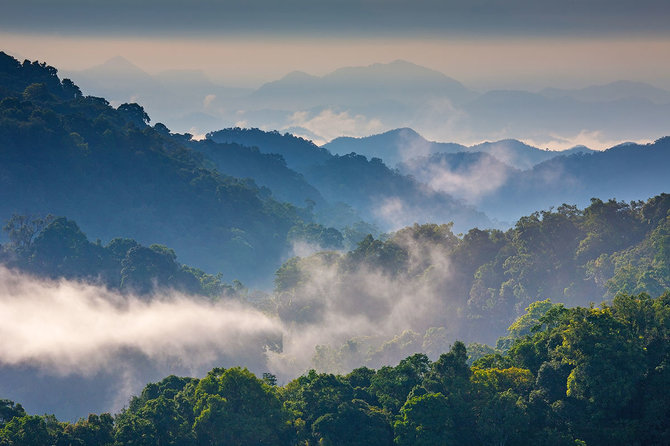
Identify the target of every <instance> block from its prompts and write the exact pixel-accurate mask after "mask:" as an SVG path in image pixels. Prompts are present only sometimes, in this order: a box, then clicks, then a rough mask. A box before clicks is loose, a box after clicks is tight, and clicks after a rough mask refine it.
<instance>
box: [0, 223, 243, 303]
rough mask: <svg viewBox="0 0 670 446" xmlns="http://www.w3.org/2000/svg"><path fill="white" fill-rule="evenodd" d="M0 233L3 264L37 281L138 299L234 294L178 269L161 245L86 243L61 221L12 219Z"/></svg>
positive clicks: (213, 280)
mask: <svg viewBox="0 0 670 446" xmlns="http://www.w3.org/2000/svg"><path fill="white" fill-rule="evenodd" d="M4 229H5V231H6V232H7V233H8V236H9V240H10V243H8V244H6V245H4V246H2V248H1V249H0V259H1V260H2V261H3V263H4V264H5V265H7V266H10V267H18V268H20V269H21V270H23V271H27V272H30V273H33V274H37V275H39V276H42V277H49V278H61V277H63V278H68V279H85V280H88V281H91V282H97V281H101V282H102V283H103V284H104V285H106V286H108V287H110V288H114V289H119V290H122V291H123V292H132V293H136V294H140V295H144V294H149V293H151V292H153V291H156V290H157V289H166V288H167V289H173V290H177V291H182V292H185V293H189V294H200V295H206V296H209V297H212V298H220V297H222V296H224V295H233V294H235V290H234V289H233V287H232V286H231V285H228V284H226V283H224V282H223V281H222V277H221V275H216V276H214V275H211V274H206V273H205V272H203V271H201V270H199V269H196V268H191V267H189V266H185V265H181V264H180V263H178V262H177V255H176V253H175V252H174V250H172V249H170V248H167V247H166V246H163V245H151V246H150V247H148V248H147V247H145V246H142V245H140V244H139V243H137V242H136V241H135V240H132V239H122V238H115V239H113V240H112V241H110V242H109V244H108V245H107V246H102V245H101V244H100V243H99V242H96V243H91V242H90V241H89V240H88V238H87V237H86V235H85V234H84V233H83V232H82V231H81V229H79V226H77V224H76V223H75V222H73V221H71V220H68V219H66V218H64V217H53V216H48V217H46V218H37V217H26V216H20V215H14V216H12V218H11V219H10V221H9V222H8V223H7V224H6V225H5V228H4Z"/></svg>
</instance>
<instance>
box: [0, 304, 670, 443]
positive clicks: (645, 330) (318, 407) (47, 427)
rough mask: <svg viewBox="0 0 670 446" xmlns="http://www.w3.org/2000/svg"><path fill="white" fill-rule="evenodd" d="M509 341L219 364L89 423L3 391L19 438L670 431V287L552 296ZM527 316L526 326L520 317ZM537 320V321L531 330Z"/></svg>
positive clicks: (1, 420)
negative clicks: (575, 303)
mask: <svg viewBox="0 0 670 446" xmlns="http://www.w3.org/2000/svg"><path fill="white" fill-rule="evenodd" d="M529 316H531V313H528V314H526V315H524V317H522V318H520V319H519V320H518V321H517V323H516V324H515V326H518V325H522V324H525V333H524V334H523V335H522V336H520V337H518V338H517V339H516V340H515V341H514V342H513V344H512V345H511V347H510V348H509V350H508V351H507V352H506V353H505V354H504V355H500V354H491V355H487V356H483V357H481V358H480V359H478V360H476V361H475V362H474V363H473V364H470V361H469V360H468V351H467V350H466V347H465V345H464V344H463V343H461V342H455V343H454V344H453V345H452V347H451V349H450V351H449V352H448V353H443V354H442V355H440V356H439V358H438V359H437V360H435V361H431V360H430V359H429V358H428V357H427V356H426V355H423V354H415V355H412V356H409V357H407V358H405V359H403V360H402V361H400V363H399V364H397V365H395V366H385V367H381V368H379V369H377V370H374V369H369V368H365V367H362V368H357V369H355V370H353V371H352V372H350V373H348V374H346V375H332V374H320V373H317V372H315V371H314V370H311V371H309V372H308V373H306V374H305V375H303V376H300V377H299V378H297V379H295V380H292V381H290V382H289V383H287V384H285V385H283V386H278V385H277V382H276V379H275V377H274V376H273V375H271V374H264V375H263V377H262V379H259V378H257V377H256V376H254V375H253V374H252V373H250V372H249V371H248V370H246V369H244V368H239V367H234V368H229V369H224V368H215V369H213V370H211V371H210V372H209V373H208V374H207V376H205V377H204V378H202V379H197V378H179V377H176V376H169V377H167V378H165V379H163V380H162V381H160V382H157V383H151V384H148V385H147V386H146V387H145V388H144V390H143V391H142V393H141V394H140V395H138V396H136V397H133V398H132V399H131V401H130V403H129V405H128V406H127V407H126V408H125V409H124V410H123V411H121V412H120V413H119V414H117V415H115V416H112V415H110V414H108V413H103V414H101V415H94V414H91V415H89V416H88V417H86V418H82V419H81V420H79V421H78V422H76V423H61V422H58V421H57V420H56V419H55V418H54V417H53V416H36V415H28V414H26V412H25V410H24V409H23V407H22V406H21V405H20V404H17V403H15V402H12V401H9V400H2V401H0V409H1V410H2V412H1V413H2V416H1V417H0V444H6V445H33V444H34V445H38V444H39V445H43V444H58V445H72V444H78V445H86V446H88V445H98V446H104V445H135V444H147V445H165V444H174V445H177V444H178V445H205V444H226V445H240V446H242V445H244V446H247V445H261V444H272V445H295V444H302V445H317V444H332V445H379V446H386V445H388V446H390V445H393V444H395V445H407V446H410V445H411V446H416V445H431V446H432V445H439V444H458V445H461V444H470V445H489V444H504V445H527V444H534V445H583V444H588V445H594V446H597V445H622V446H623V445H626V446H628V445H661V444H667V443H668V442H670V431H669V428H668V426H669V424H668V420H669V419H670V410H669V409H668V407H667V401H668V399H669V398H670V393H669V389H670V386H669V385H668V384H669V383H670V373H669V372H668V367H667V363H668V360H669V359H670V357H669V356H668V355H669V354H670V351H669V350H668V345H670V343H669V341H670V331H669V327H668V324H667V321H668V319H669V318H670V294H668V293H667V292H666V293H665V294H663V295H662V296H660V297H658V298H655V299H654V298H650V297H649V296H648V295H646V294H641V295H637V296H629V295H619V296H618V297H616V298H615V299H614V301H613V302H612V304H611V305H605V306H602V307H590V308H583V307H578V308H573V309H566V308H564V307H563V306H562V305H554V306H550V307H549V308H545V309H544V311H542V312H540V313H539V314H532V318H529ZM513 327H514V326H513ZM529 330H530V331H529Z"/></svg>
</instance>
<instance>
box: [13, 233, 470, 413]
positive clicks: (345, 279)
mask: <svg viewBox="0 0 670 446" xmlns="http://www.w3.org/2000/svg"><path fill="white" fill-rule="evenodd" d="M399 243H402V245H403V246H404V247H405V248H406V249H407V250H408V252H409V253H410V263H409V264H410V265H413V266H414V267H416V268H420V267H421V265H423V266H424V267H425V264H426V262H428V263H430V264H432V265H433V266H434V268H432V269H431V270H430V271H429V272H427V273H426V274H425V275H424V276H422V277H421V278H420V279H414V280H409V279H407V278H401V277H392V276H390V275H388V274H386V273H383V272H381V271H380V270H377V269H373V268H360V269H358V270H356V271H350V272H348V273H347V274H344V275H343V274H341V271H340V270H339V269H338V266H337V264H336V263H335V262H333V261H332V260H334V259H335V258H337V257H338V256H340V254H338V253H334V252H332V253H330V254H327V255H321V256H315V257H314V258H312V259H311V260H310V262H309V263H308V264H306V265H305V266H304V267H303V268H304V270H303V271H302V274H303V276H304V279H303V281H302V282H301V284H300V286H299V287H297V288H296V289H294V290H292V291H290V292H284V293H276V294H275V295H274V296H273V297H272V302H273V303H274V305H276V307H277V309H276V311H277V313H278V314H279V315H278V316H277V315H274V314H273V313H275V311H267V312H264V311H261V310H260V309H258V308H254V307H253V306H252V305H250V304H249V303H248V302H243V301H242V300H240V299H235V298H225V297H224V298H222V299H221V300H219V301H218V302H211V301H209V300H205V299H203V298H202V297H193V296H187V295H184V294H180V293H177V292H174V291H169V290H167V291H166V290H162V291H156V292H155V293H154V294H152V295H151V296H149V297H146V296H135V295H132V294H130V295H128V294H120V293H119V292H116V291H112V290H109V289H107V288H105V287H103V286H100V285H96V284H90V283H82V282H77V281H72V280H65V279H60V280H47V279H42V278H36V277H33V276H30V275H27V274H24V273H20V272H17V271H14V270H8V269H6V268H4V267H2V268H0V313H2V314H4V315H5V323H4V324H3V326H2V327H1V328H0V336H2V338H3V339H4V341H5V345H6V346H7V347H6V348H4V349H2V351H0V364H2V365H3V367H5V368H6V370H24V371H25V370H28V372H27V374H28V375H33V374H38V375H41V376H45V377H49V379H56V380H67V379H69V378H70V377H80V378H83V379H85V380H88V381H90V382H93V383H95V382H98V383H99V385H102V386H104V387H107V388H109V389H114V391H113V395H111V396H108V400H107V401H106V402H104V403H102V404H104V407H102V409H104V410H119V409H120V408H121V407H123V406H124V405H126V404H127V403H128V399H129V398H130V396H131V395H132V394H136V393H137V392H138V391H139V390H140V389H141V387H142V386H144V385H145V384H146V382H148V381H151V380H153V379H158V378H159V377H161V376H166V375H168V374H177V375H189V376H202V375H203V374H204V373H205V372H206V371H207V370H209V369H211V368H212V367H216V366H222V367H231V366H233V365H241V366H246V367H248V368H249V369H250V370H252V371H253V372H254V373H256V374H258V375H260V374H262V373H264V372H270V373H273V374H276V375H277V376H278V378H279V380H280V382H288V381H289V380H291V379H293V378H295V377H297V376H299V375H300V374H302V373H304V372H306V371H307V370H309V369H310V368H317V369H319V370H320V371H327V372H342V371H347V370H351V369H353V368H355V367H358V366H360V365H362V364H364V363H366V361H367V365H370V366H373V367H379V366H381V365H385V364H395V363H396V362H397V361H399V360H400V359H402V358H403V357H405V356H406V355H407V350H406V348H405V347H407V346H405V347H403V346H402V345H401V344H402V342H404V341H403V340H402V336H403V332H405V333H404V335H405V336H407V333H411V336H414V337H416V336H419V337H420V336H423V335H424V332H426V330H427V329H429V328H430V327H432V326H433V325H435V324H441V326H443V325H445V320H449V319H451V321H452V323H451V324H447V325H449V326H448V327H447V329H446V331H445V329H444V328H442V329H441V330H440V331H438V332H437V333H438V334H439V336H437V337H435V336H433V338H431V339H428V338H426V340H425V342H424V347H425V348H424V350H428V351H435V352H438V351H442V350H444V349H446V348H448V345H449V343H450V342H453V340H455V339H456V338H455V336H457V332H458V330H457V325H456V320H457V317H456V315H454V314H452V315H449V313H448V308H447V307H448V303H449V298H448V296H444V295H443V291H444V289H445V283H447V282H448V280H449V261H448V259H447V257H446V255H444V253H442V252H441V251H440V250H439V249H438V248H435V249H434V250H430V251H425V250H422V249H421V248H419V246H418V245H414V244H413V243H412V241H411V240H401V241H399ZM329 255H330V256H332V259H331V260H330V261H329V259H328V256H329ZM420 264H421V265H420ZM296 308H301V309H302V311H300V312H295V313H293V312H292V311H293V310H294V309H296ZM408 330H409V331H408ZM394 338H395V339H396V341H395V344H394V341H393V340H394ZM384 343H387V344H386V347H385V345H384ZM419 344H420V343H419ZM343 345H348V346H349V349H348V350H346V351H342V350H341V348H342V346H343ZM389 346H390V348H389ZM411 349H413V350H412V352H413V351H414V350H416V349H417V348H416V347H411ZM419 349H420V348H419ZM319 352H320V355H319ZM329 355H330V356H329ZM333 355H335V356H337V358H335V357H334V356H333ZM371 358H372V359H371ZM84 388H85V387H82V389H84ZM80 391H82V392H83V390H80ZM10 396H11V395H10ZM72 398H73V399H75V400H76V399H78V398H85V396H83V395H79V396H73V397H72ZM23 399H24V401H25V400H26V398H25V397H24V398H23ZM26 403H28V405H29V403H30V402H29V401H26ZM89 404H90V403H89ZM54 410H55V408H54Z"/></svg>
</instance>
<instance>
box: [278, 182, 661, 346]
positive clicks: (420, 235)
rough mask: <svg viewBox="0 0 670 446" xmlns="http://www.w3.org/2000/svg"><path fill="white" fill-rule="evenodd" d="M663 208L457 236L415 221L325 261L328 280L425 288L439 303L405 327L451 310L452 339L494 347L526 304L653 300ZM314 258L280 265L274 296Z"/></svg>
mask: <svg viewBox="0 0 670 446" xmlns="http://www.w3.org/2000/svg"><path fill="white" fill-rule="evenodd" d="M668 203H670V199H668V194H662V195H659V196H657V197H654V198H652V199H650V200H649V201H648V202H647V203H644V204H643V203H640V202H632V203H624V202H618V201H616V200H609V201H606V202H604V201H602V200H598V199H594V200H592V203H591V205H590V206H589V207H587V208H586V209H584V210H580V209H578V208H577V207H575V206H569V205H562V206H560V207H558V208H557V209H556V210H549V211H542V212H536V213H533V214H531V215H529V216H526V217H523V218H521V219H520V220H519V221H518V222H517V223H516V225H515V226H514V227H513V228H511V229H509V230H508V231H507V232H502V231H498V230H480V229H477V228H475V229H471V230H470V231H468V232H467V233H466V234H464V235H462V236H456V235H455V234H453V232H452V226H451V225H436V224H425V225H418V224H415V225H413V226H410V227H407V228H404V229H401V230H399V231H397V232H396V233H393V234H391V235H387V236H384V237H378V238H375V237H373V236H372V235H367V236H366V237H365V238H364V239H363V240H361V241H360V242H359V243H358V245H357V246H356V248H355V249H353V250H351V251H349V252H348V253H346V254H344V255H341V256H332V258H331V259H330V260H329V262H328V265H335V266H336V267H337V271H338V275H337V280H336V281H335V283H336V284H340V283H342V284H353V283H356V281H357V280H360V275H361V271H373V272H376V273H380V274H381V275H383V276H384V277H385V278H386V279H387V280H389V281H393V282H392V283H396V282H397V283H398V284H401V285H404V284H413V285H415V286H417V287H421V286H424V285H425V284H426V283H429V284H430V287H431V292H433V293H434V294H435V295H437V296H440V298H439V299H438V300H439V302H438V303H439V305H441V306H442V307H440V308H439V309H438V308H437V307H436V308H435V318H434V319H433V320H430V321H427V322H426V326H423V327H413V329H417V328H418V329H420V330H426V329H428V328H429V327H431V326H432V327H449V326H450V325H453V320H451V319H450V318H449V317H448V315H451V314H460V315H462V316H463V317H464V318H465V319H466V320H467V321H468V323H467V324H463V327H461V328H460V329H459V331H458V332H457V336H459V337H462V338H464V339H466V340H467V341H468V342H478V343H482V342H488V343H493V342H494V341H495V339H496V338H497V337H498V336H499V334H500V333H501V332H503V330H505V329H506V328H507V327H509V326H510V324H511V323H512V322H513V321H514V320H515V319H516V318H517V317H518V316H519V315H521V314H523V311H524V308H527V307H528V306H529V305H530V304H531V303H533V302H535V301H543V302H545V303H544V304H543V305H542V310H543V311H546V310H547V308H548V307H549V306H551V305H552V304H550V303H549V302H550V301H553V302H563V303H564V304H565V305H567V306H575V305H588V304H589V303H590V302H593V301H600V300H602V299H603V298H612V297H613V296H615V295H616V294H617V293H618V292H625V293H641V292H645V293H649V294H651V295H658V294H662V293H663V292H664V291H665V290H668V289H670V282H668V280H669V279H668V277H670V215H667V214H668V209H669V208H668V207H669V206H670V205H669V204H668ZM319 256H320V255H317V256H315V257H314V259H312V260H310V259H300V260H298V259H291V260H289V261H288V262H287V263H285V264H284V265H283V266H282V267H281V268H280V269H279V270H278V272H277V275H276V282H275V283H276V285H278V287H277V290H278V291H281V292H284V293H285V292H294V293H295V294H296V295H300V294H301V290H302V289H304V288H307V287H306V285H309V283H310V277H311V275H312V269H313V264H315V263H318V261H317V260H318V258H319ZM338 286H339V285H338ZM343 288H345V287H344V286H343ZM326 292H328V291H326ZM343 292H348V291H346V289H345V291H343ZM355 292H356V293H361V290H360V289H355ZM374 298H376V296H375V295H370V296H369V299H370V300H373V299H374ZM547 299H550V301H548V300H547ZM536 305H539V304H536ZM537 310H540V307H538V308H537ZM531 313H532V314H533V315H532V316H528V317H529V319H528V320H524V321H520V323H523V327H521V326H519V327H517V328H515V329H514V330H513V332H511V333H510V336H509V337H507V338H506V339H502V340H501V343H500V344H499V345H498V347H499V348H500V349H503V350H504V349H507V348H509V347H510V345H511V343H512V341H513V339H514V338H516V337H519V336H522V335H524V334H527V333H529V332H530V330H531V329H532V328H533V325H534V324H536V323H537V320H536V319H537V317H539V316H540V315H541V313H542V311H533V312H531ZM536 313H537V314H536ZM440 314H443V315H445V316H447V317H444V318H440V317H439V315H440ZM424 351H425V350H424ZM409 353H411V352H407V354H409Z"/></svg>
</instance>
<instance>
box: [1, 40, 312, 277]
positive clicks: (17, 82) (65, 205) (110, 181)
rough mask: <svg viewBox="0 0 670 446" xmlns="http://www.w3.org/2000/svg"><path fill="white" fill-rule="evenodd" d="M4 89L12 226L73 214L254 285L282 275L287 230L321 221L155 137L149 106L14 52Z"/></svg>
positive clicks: (5, 175)
mask: <svg viewBox="0 0 670 446" xmlns="http://www.w3.org/2000/svg"><path fill="white" fill-rule="evenodd" d="M0 79H1V80H2V82H1V83H0V85H2V87H0V218H1V219H2V220H7V219H9V218H10V217H11V215H12V214H20V215H31V214H46V213H52V214H55V215H67V216H68V217H69V218H72V219H74V220H76V221H77V222H78V223H79V224H80V225H81V227H82V229H84V231H85V232H86V233H88V234H90V235H93V237H95V238H101V239H110V238H112V237H114V236H116V235H118V234H124V235H126V236H129V237H132V238H134V239H136V240H138V241H139V242H140V243H142V244H145V245H150V244H154V243H166V244H168V245H170V246H172V247H174V248H175V249H177V251H178V252H180V254H181V256H183V258H184V259H186V260H187V261H188V262H189V263H197V266H199V267H201V268H205V269H207V270H210V271H222V272H223V273H224V274H225V275H226V277H227V278H229V279H233V278H236V277H237V278H241V279H243V280H247V279H249V278H250V277H251V276H255V277H258V273H259V272H263V273H265V274H266V275H269V274H270V273H271V272H272V271H273V270H274V269H276V267H277V265H278V263H279V259H280V257H281V256H282V255H283V254H284V252H285V250H286V249H287V240H286V236H287V234H288V231H289V230H290V229H291V228H292V227H294V226H295V225H296V224H299V223H300V222H301V220H302V217H304V218H305V219H307V221H309V220H310V219H311V215H310V214H309V212H308V211H307V210H303V211H298V209H296V208H295V207H293V206H291V205H288V204H282V203H278V202H276V201H274V199H272V198H271V197H270V194H269V193H268V191H267V190H261V189H259V188H258V187H257V186H256V185H255V184H254V183H253V181H250V180H239V179H236V178H232V177H229V176H225V175H222V174H220V173H218V172H216V171H215V170H213V169H211V168H210V166H209V165H208V164H207V162H206V161H205V159H204V157H203V155H202V154H200V153H198V152H196V151H194V150H192V149H190V148H189V147H187V145H188V143H189V138H186V137H183V136H181V135H172V134H170V133H169V132H165V131H164V127H165V126H162V127H161V126H156V128H153V127H150V126H148V125H147V124H148V122H149V117H148V116H147V115H146V113H145V112H144V110H143V108H142V107H141V106H140V105H138V104H122V105H121V106H119V107H118V108H117V109H114V108H112V107H111V106H110V105H109V103H108V102H107V101H106V100H104V99H102V98H95V97H90V96H87V97H84V96H82V95H81V93H80V92H79V91H78V89H77V88H76V86H75V85H74V84H72V82H70V81H65V80H64V81H63V82H61V81H60V80H59V79H58V76H57V71H56V69H55V68H53V67H49V66H46V65H45V64H38V63H36V62H34V63H30V62H27V61H26V62H24V63H23V64H20V63H18V62H17V61H16V60H14V59H13V58H11V57H10V56H7V55H6V54H4V53H0ZM315 199H316V198H315ZM299 214H302V215H299ZM25 235H29V234H24V236H25ZM82 255H83V254H82ZM73 261H76V260H73Z"/></svg>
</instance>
